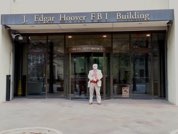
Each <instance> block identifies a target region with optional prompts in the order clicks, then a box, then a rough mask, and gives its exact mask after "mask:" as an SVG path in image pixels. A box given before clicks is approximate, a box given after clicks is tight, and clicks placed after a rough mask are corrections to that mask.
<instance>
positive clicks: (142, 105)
mask: <svg viewBox="0 0 178 134" xmlns="http://www.w3.org/2000/svg"><path fill="white" fill-rule="evenodd" d="M22 127H48V128H53V129H57V130H59V131H61V132H63V134H170V132H171V131H172V130H174V129H178V107H176V106H174V105H172V104H169V103H168V102H167V101H165V100H132V99H131V100H129V99H112V100H105V101H103V103H102V105H97V104H93V105H88V102H87V101H86V100H72V101H71V100H66V99H15V100H13V101H10V102H6V103H0V131H1V130H6V129H14V128H22Z"/></svg>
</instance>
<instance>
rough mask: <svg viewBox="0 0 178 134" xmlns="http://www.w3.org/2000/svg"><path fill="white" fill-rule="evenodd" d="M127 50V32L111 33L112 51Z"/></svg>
mask: <svg viewBox="0 0 178 134" xmlns="http://www.w3.org/2000/svg"><path fill="white" fill-rule="evenodd" d="M123 51H129V34H114V35H113V52H114V53H117V52H123Z"/></svg>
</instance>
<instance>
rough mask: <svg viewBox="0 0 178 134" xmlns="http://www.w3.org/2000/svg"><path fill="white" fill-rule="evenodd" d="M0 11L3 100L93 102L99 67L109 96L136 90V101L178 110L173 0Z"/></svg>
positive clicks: (51, 4)
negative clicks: (92, 81)
mask: <svg viewBox="0 0 178 134" xmlns="http://www.w3.org/2000/svg"><path fill="white" fill-rule="evenodd" d="M0 14H1V18H0V19H1V25H0V61H1V63H0V102H4V101H6V100H7V98H8V97H7V96H9V97H10V100H11V99H13V98H14V97H16V96H25V97H29V96H30V97H31V96H40V97H51V96H53V97H61V96H62V97H65V98H69V99H71V98H87V96H88V91H87V86H86V82H87V75H86V73H87V71H88V70H89V69H90V66H91V64H92V63H97V64H99V67H100V68H101V69H102V70H103V72H104V78H103V88H102V89H103V91H102V97H103V98H113V97H116V98H123V97H125V96H124V95H125V94H124V91H126V92H127V91H129V94H127V93H126V97H129V98H137V97H138V98H139V97H140V98H147V97H148V96H149V97H150V96H151V98H152V99H153V98H156V97H160V98H163V99H167V100H168V101H169V102H171V103H173V104H175V105H178V89H177V88H178V83H177V81H178V71H177V68H178V61H177V58H176V57H178V53H177V51H178V47H177V46H176V44H177V43H176V42H178V39H177V38H176V36H177V35H178V28H177V26H176V22H177V21H178V18H176V16H177V14H178V7H177V6H176V2H175V1H174V0H156V1H155V0H148V1H143V0H135V1H134V2H132V1H129V0H124V1H123V0H110V1H107V0H104V1H96V0H95V1H94V0H90V1H82V0H77V1H69V0H66V1H62V0H50V1H49V0H46V1H42V0H38V1H35V0H31V1H27V0H1V1H0ZM114 15H115V17H114ZM21 37H22V41H21V39H20V38H21ZM100 37H102V39H100ZM40 43H41V45H40ZM92 43H93V44H92ZM36 44H38V45H36ZM126 44H128V45H126ZM160 44H163V45H160ZM122 45H123V47H122ZM32 46H33V47H32ZM37 46H38V47H37ZM156 46H157V47H156ZM55 50H56V51H55ZM57 50H59V51H60V52H57ZM39 53H40V54H39ZM157 53H159V54H158V55H157ZM55 56H56V57H55ZM21 57H22V58H21ZM54 57H55V58H54ZM37 63H38V64H37ZM37 65H38V67H37ZM44 66H45V67H44ZM158 66H159V67H158ZM19 68H20V69H19ZM38 68H40V69H38ZM35 69H36V72H35V71H34V70H35ZM39 70H40V71H41V70H43V71H41V72H40V71H39ZM30 72H31V73H30ZM8 75H10V76H11V77H10V84H9V85H10V86H9V87H10V91H8V90H7V87H8V84H7V76H8ZM35 75H37V76H38V78H36V79H35V78H34V76H35ZM157 76H158V78H157ZM42 77H43V78H42ZM83 79H84V80H83ZM126 79H127V80H126ZM34 81H35V82H37V81H38V84H37V83H36V85H35V84H34ZM37 88H38V89H39V88H40V91H39V90H38V89H37ZM37 90H38V92H37ZM7 92H9V93H8V94H7ZM56 93H57V95H56ZM51 94H53V95H51Z"/></svg>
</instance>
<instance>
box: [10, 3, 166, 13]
mask: <svg viewBox="0 0 178 134" xmlns="http://www.w3.org/2000/svg"><path fill="white" fill-rule="evenodd" d="M168 5H169V0H11V13H51V12H52V13H58V12H92V11H118V10H119V11H120V10H146V9H167V8H168Z"/></svg>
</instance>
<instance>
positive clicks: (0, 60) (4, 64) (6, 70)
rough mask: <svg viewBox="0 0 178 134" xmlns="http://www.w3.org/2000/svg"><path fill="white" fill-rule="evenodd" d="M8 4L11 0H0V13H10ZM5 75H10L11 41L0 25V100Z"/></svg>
mask: <svg viewBox="0 0 178 134" xmlns="http://www.w3.org/2000/svg"><path fill="white" fill-rule="evenodd" d="M10 6H11V0H7V1H6V0H1V1H0V15H1V14H3V13H10ZM0 22H1V19H0ZM6 75H12V43H11V40H10V36H9V34H8V31H7V30H6V29H5V28H4V27H3V26H2V25H0V102H4V101H5V100H6ZM11 82H12V81H11ZM11 87H12V86H11Z"/></svg>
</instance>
